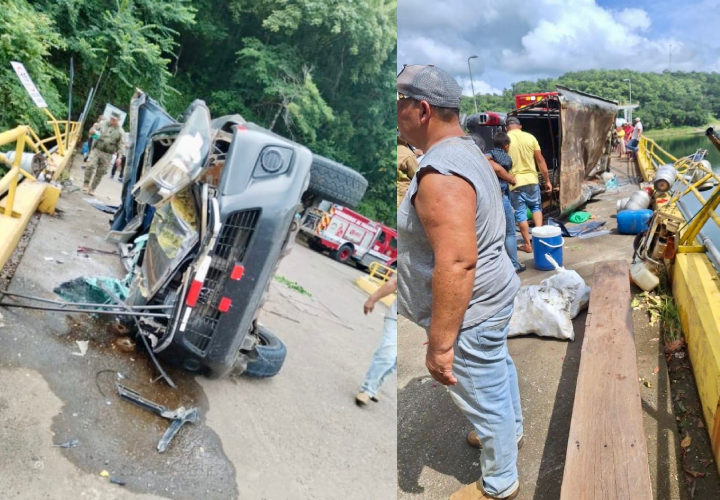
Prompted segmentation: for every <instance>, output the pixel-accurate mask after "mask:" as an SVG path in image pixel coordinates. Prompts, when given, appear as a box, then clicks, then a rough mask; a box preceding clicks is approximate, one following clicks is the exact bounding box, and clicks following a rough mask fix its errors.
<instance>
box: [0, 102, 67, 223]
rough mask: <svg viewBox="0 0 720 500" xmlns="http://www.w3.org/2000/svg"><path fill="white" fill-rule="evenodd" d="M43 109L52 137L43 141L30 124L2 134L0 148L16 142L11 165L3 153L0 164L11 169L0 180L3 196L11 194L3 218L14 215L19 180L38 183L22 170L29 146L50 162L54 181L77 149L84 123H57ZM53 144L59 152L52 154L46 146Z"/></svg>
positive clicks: (57, 121)
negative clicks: (24, 155) (21, 166)
mask: <svg viewBox="0 0 720 500" xmlns="http://www.w3.org/2000/svg"><path fill="white" fill-rule="evenodd" d="M43 110H44V111H45V113H47V115H48V117H49V118H50V121H49V122H48V123H49V124H50V126H51V127H52V129H53V132H54V134H53V135H51V136H50V137H48V138H46V139H40V138H39V137H38V135H37V133H36V132H35V131H34V130H33V129H32V128H30V127H29V126H27V125H21V126H19V127H15V128H14V129H12V130H7V131H5V132H0V147H3V146H6V145H8V144H12V143H15V156H14V158H13V161H12V162H11V161H10V160H8V158H7V157H6V156H5V155H3V154H2V153H0V161H2V162H3V163H5V164H6V165H8V166H9V167H10V170H9V171H8V172H7V173H5V175H4V176H3V177H2V178H1V179H0V195H1V194H3V193H5V191H7V193H8V194H7V198H6V201H5V208H4V210H2V211H0V216H5V217H12V216H13V213H14V212H13V208H14V205H15V197H16V193H17V187H18V183H19V181H20V178H21V177H25V178H27V179H28V180H31V181H35V180H36V179H35V177H33V175H32V174H30V173H29V172H26V171H25V170H23V169H22V168H20V165H21V163H22V157H23V153H24V152H25V148H26V146H27V147H29V148H30V149H32V150H33V151H34V152H35V153H38V154H40V153H42V154H44V155H45V157H46V159H47V162H48V170H49V171H50V172H51V173H52V178H53V180H55V179H57V177H58V176H59V175H60V173H61V172H62V170H63V169H64V168H65V165H66V164H67V162H68V160H69V159H70V157H71V156H72V152H73V151H74V149H75V145H76V144H77V141H78V138H79V136H80V130H81V123H80V122H74V121H71V122H68V121H67V120H57V119H55V117H54V116H53V115H52V113H50V111H48V110H47V109H46V108H43ZM52 142H54V143H55V144H56V146H57V153H50V150H49V149H48V148H47V144H49V143H52Z"/></svg>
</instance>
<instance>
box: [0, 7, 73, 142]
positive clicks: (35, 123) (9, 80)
mask: <svg viewBox="0 0 720 500" xmlns="http://www.w3.org/2000/svg"><path fill="white" fill-rule="evenodd" d="M64 47H65V42H64V41H63V38H62V37H61V35H60V33H59V32H58V31H57V28H56V26H55V24H54V23H53V21H52V19H51V18H50V17H49V16H47V15H43V14H38V13H37V12H35V10H34V9H33V7H32V6H31V5H30V4H29V3H28V2H27V1H26V0H9V1H7V2H4V3H3V8H2V9H0V106H2V112H0V131H3V130H7V129H10V128H14V127H16V126H18V125H30V126H31V127H33V129H35V130H36V131H37V132H38V133H47V132H49V130H50V129H49V128H48V127H47V125H46V122H47V115H45V113H43V112H42V110H40V109H38V108H37V107H36V106H35V104H34V103H33V101H32V100H31V99H30V96H29V95H28V94H27V92H26V91H25V89H24V87H23V86H22V85H21V84H20V81H19V80H18V77H17V75H16V74H15V71H14V70H13V68H12V66H11V65H10V61H18V62H21V63H23V64H24V65H25V68H26V69H27V71H28V73H29V74H30V77H31V78H32V79H33V82H34V83H35V85H36V86H37V88H38V90H39V91H40V93H41V94H42V95H43V97H44V99H45V101H46V102H47V104H48V107H49V109H50V111H51V112H52V113H54V114H55V115H56V116H63V114H64V113H66V112H67V108H66V106H65V104H64V103H63V99H62V97H61V95H60V93H59V92H58V85H59V84H61V83H62V82H63V81H64V80H65V79H66V75H65V73H64V72H63V71H61V70H60V69H58V68H56V67H55V66H53V65H52V64H51V63H50V61H49V60H48V58H49V55H50V52H51V51H52V50H60V49H63V48H64Z"/></svg>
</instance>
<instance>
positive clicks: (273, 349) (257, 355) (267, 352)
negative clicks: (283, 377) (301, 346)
mask: <svg viewBox="0 0 720 500" xmlns="http://www.w3.org/2000/svg"><path fill="white" fill-rule="evenodd" d="M257 335H258V337H259V338H260V342H259V343H258V344H257V345H256V346H255V347H254V348H253V350H252V351H251V352H250V353H248V354H247V356H248V357H249V358H250V359H249V360H248V362H247V366H246V367H245V369H244V370H243V371H242V374H243V375H245V376H246V377H252V378H269V377H274V376H275V375H277V374H278V373H279V372H280V369H281V368H282V366H283V363H284V362H285V356H286V355H287V348H286V347H285V344H283V343H282V342H281V341H280V339H279V338H277V337H276V336H275V335H273V333H272V332H270V331H269V330H268V329H267V328H265V327H263V326H260V325H258V327H257Z"/></svg>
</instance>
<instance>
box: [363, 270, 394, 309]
mask: <svg viewBox="0 0 720 500" xmlns="http://www.w3.org/2000/svg"><path fill="white" fill-rule="evenodd" d="M368 271H370V274H369V275H368V276H360V277H359V278H358V279H357V280H355V284H357V286H359V287H360V288H362V289H363V290H365V291H366V292H367V293H369V294H373V293H375V291H376V290H377V289H378V288H380V287H381V286H382V285H383V284H384V283H385V282H386V281H387V280H389V279H390V278H392V277H393V276H394V275H395V273H396V272H397V271H396V270H395V269H393V268H391V267H388V266H385V265H383V264H380V263H379V262H373V263H371V264H370V265H369V266H368ZM396 298H397V294H394V293H393V294H391V295H388V296H387V297H385V298H384V299H380V302H382V303H383V304H385V305H386V306H388V307H390V306H391V305H392V303H393V302H395V300H396Z"/></svg>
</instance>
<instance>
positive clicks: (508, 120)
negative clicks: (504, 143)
mask: <svg viewBox="0 0 720 500" xmlns="http://www.w3.org/2000/svg"><path fill="white" fill-rule="evenodd" d="M505 125H506V126H507V125H522V123H520V119H519V118H518V117H517V116H509V117H507V118H506V119H505Z"/></svg>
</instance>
